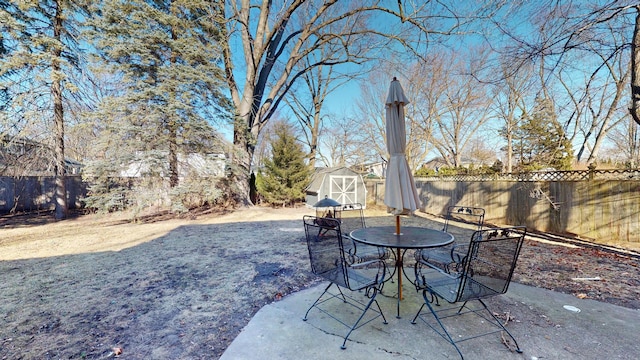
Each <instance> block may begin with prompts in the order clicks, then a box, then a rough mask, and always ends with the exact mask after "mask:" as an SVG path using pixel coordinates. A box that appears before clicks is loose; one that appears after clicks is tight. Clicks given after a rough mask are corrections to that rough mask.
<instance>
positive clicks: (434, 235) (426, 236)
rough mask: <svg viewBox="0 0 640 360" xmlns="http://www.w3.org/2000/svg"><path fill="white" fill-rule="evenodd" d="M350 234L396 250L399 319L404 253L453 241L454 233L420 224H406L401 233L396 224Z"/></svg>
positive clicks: (370, 242)
mask: <svg viewBox="0 0 640 360" xmlns="http://www.w3.org/2000/svg"><path fill="white" fill-rule="evenodd" d="M349 235H350V236H351V238H352V239H353V240H355V241H357V242H359V243H362V244H367V245H373V246H382V247H386V248H390V249H395V250H396V252H397V255H396V264H395V268H396V270H395V272H397V273H398V314H397V315H396V317H397V318H398V319H399V318H400V300H402V274H404V269H403V257H404V253H405V252H406V251H407V250H408V249H426V248H434V247H439V246H445V245H448V244H451V243H452V242H453V235H451V234H449V233H448V232H445V231H442V230H435V229H429V228H424V227H418V226H404V227H402V228H400V234H397V233H396V227H395V226H373V227H367V228H362V229H357V230H353V231H352V232H351V233H350V234H349ZM405 277H406V275H405ZM407 279H408V278H407Z"/></svg>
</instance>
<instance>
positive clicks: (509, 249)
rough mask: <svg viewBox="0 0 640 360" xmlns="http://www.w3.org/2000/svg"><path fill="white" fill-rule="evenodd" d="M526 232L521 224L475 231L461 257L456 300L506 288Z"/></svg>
mask: <svg viewBox="0 0 640 360" xmlns="http://www.w3.org/2000/svg"><path fill="white" fill-rule="evenodd" d="M526 232H527V230H526V228H525V227H524V226H514V227H503V228H495V229H487V230H478V231H476V232H474V233H473V236H472V238H471V243H470V246H469V250H468V252H467V255H466V256H465V258H464V259H463V271H462V273H461V275H460V278H459V282H458V290H457V297H456V299H455V301H456V302H457V301H466V300H472V299H480V298H485V297H489V296H493V295H498V294H504V293H505V292H507V289H508V288H509V283H510V282H511V278H512V276H513V271H514V269H515V267H516V262H517V260H518V255H519V254H520V249H521V248H522V243H523V242H524V237H525V235H526Z"/></svg>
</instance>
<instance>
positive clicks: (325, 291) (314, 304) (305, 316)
mask: <svg viewBox="0 0 640 360" xmlns="http://www.w3.org/2000/svg"><path fill="white" fill-rule="evenodd" d="M331 285H333V283H332V282H330V283H329V285H327V287H326V288H324V291H323V292H322V294H320V296H318V298H317V299H316V301H314V302H313V304H312V305H311V306H310V307H309V309H308V310H307V312H306V313H305V314H304V317H303V318H302V320H304V321H307V316H308V315H309V311H311V309H313V307H314V306H316V304H318V302H320V299H322V297H323V296H324V294H326V293H327V291H328V290H329V288H330V287H331ZM338 290H340V287H338ZM340 294H342V291H340ZM342 297H343V298H344V295H342Z"/></svg>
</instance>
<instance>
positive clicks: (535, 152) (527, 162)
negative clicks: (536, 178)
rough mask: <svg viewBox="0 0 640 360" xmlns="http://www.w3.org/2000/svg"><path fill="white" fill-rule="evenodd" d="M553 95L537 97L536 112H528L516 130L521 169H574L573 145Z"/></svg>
mask: <svg viewBox="0 0 640 360" xmlns="http://www.w3.org/2000/svg"><path fill="white" fill-rule="evenodd" d="M553 109H554V107H553V103H552V101H551V100H550V99H545V98H539V99H536V104H535V106H534V109H533V112H532V113H531V114H530V115H527V114H525V116H524V118H523V120H522V121H521V122H520V126H519V127H518V129H517V130H516V132H515V136H514V139H515V148H516V149H517V150H516V152H517V153H518V154H519V156H520V167H521V169H522V170H526V171H528V170H537V169H541V168H544V167H553V168H556V169H558V170H569V169H571V163H572V161H573V149H572V147H571V142H570V141H569V139H567V136H566V134H565V132H564V129H563V128H562V126H561V125H560V123H559V122H558V119H557V116H556V114H555V112H554V110H553Z"/></svg>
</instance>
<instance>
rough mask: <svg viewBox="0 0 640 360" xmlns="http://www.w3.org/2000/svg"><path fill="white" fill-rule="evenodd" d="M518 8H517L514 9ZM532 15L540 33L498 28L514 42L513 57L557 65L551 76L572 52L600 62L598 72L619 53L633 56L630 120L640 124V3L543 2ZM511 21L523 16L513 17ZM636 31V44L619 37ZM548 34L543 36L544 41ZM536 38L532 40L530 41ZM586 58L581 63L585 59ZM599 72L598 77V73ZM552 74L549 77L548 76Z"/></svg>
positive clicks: (536, 5) (621, 1)
mask: <svg viewBox="0 0 640 360" xmlns="http://www.w3.org/2000/svg"><path fill="white" fill-rule="evenodd" d="M514 8H517V6H514ZM526 11H528V12H529V13H534V12H535V13H538V16H536V17H531V18H532V19H533V21H534V24H536V25H537V26H538V29H539V30H541V31H539V32H535V33H534V34H524V35H519V34H518V31H517V30H516V29H509V28H508V27H507V26H506V25H503V24H496V26H497V27H498V28H499V29H500V30H501V31H503V32H504V33H505V34H506V35H507V36H508V37H509V38H511V39H512V40H514V41H515V44H516V45H514V46H513V47H511V48H510V50H511V51H509V52H508V55H509V56H513V57H515V58H518V59H520V61H522V62H523V63H524V62H527V61H531V60H533V61H535V60H537V59H539V58H540V57H546V58H548V59H552V58H553V59H555V62H554V65H553V66H552V67H551V70H555V69H556V68H559V67H562V66H563V64H566V61H565V60H566V57H567V56H568V54H570V53H572V52H576V51H579V52H583V53H584V52H593V51H594V50H596V52H597V56H599V57H600V58H601V60H602V61H601V63H600V64H595V65H594V69H599V68H601V67H604V66H606V63H607V62H609V61H610V60H611V59H613V58H614V57H615V56H616V55H617V54H618V53H620V52H623V51H625V50H626V49H629V48H630V50H631V61H630V63H631V84H630V85H631V86H630V89H631V107H630V109H629V111H630V113H631V116H632V117H633V119H634V120H635V121H636V123H638V124H640V5H639V4H638V2H637V1H635V0H618V1H609V2H604V3H597V2H596V3H592V2H584V1H557V0H547V1H541V2H538V3H536V4H535V5H534V7H533V8H530V7H527V8H526ZM511 16H512V17H513V16H518V15H515V14H511ZM629 31H633V37H632V40H631V42H627V41H624V42H620V41H618V40H617V39H618V36H613V37H612V36H611V34H624V33H628V32H629ZM541 34H544V35H543V36H540V35H541ZM527 35H533V36H527ZM582 58H584V57H581V59H582ZM594 72H595V71H594ZM551 73H552V72H549V75H550V74H551Z"/></svg>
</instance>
